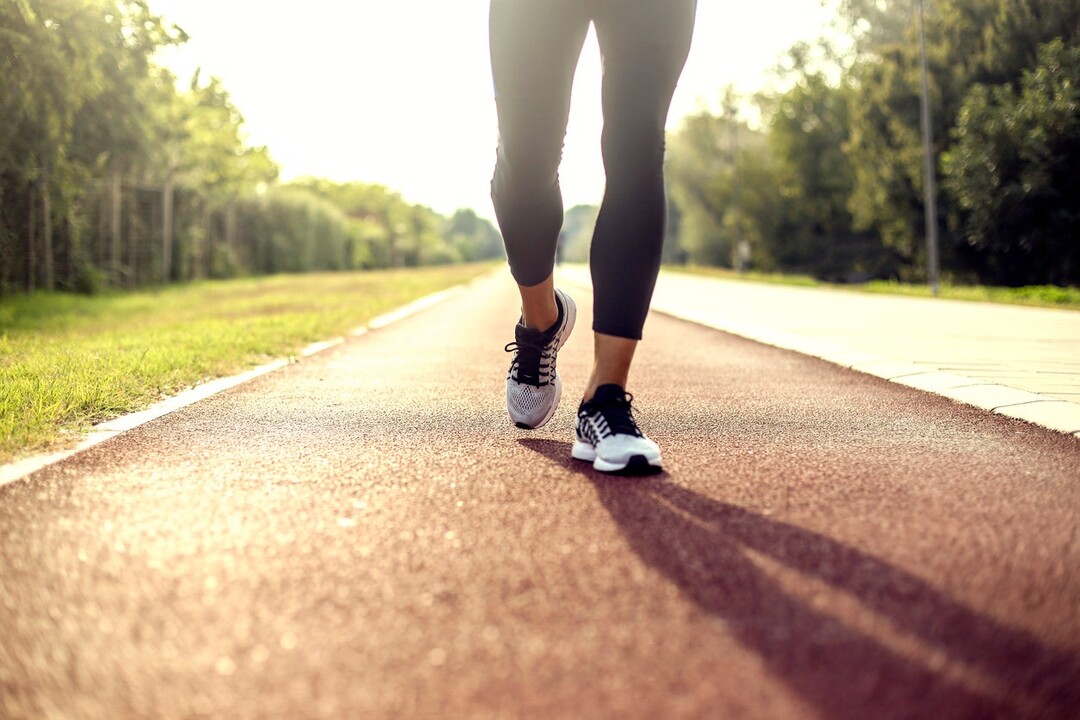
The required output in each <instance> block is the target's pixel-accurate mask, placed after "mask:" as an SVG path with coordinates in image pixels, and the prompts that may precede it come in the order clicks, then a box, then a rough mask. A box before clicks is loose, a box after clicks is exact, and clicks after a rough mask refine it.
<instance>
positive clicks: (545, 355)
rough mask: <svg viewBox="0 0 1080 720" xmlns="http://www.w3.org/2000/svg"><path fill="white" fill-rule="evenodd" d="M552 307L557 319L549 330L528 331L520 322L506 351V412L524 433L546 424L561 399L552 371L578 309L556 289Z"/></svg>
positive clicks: (560, 380) (558, 381)
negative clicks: (508, 357) (508, 358)
mask: <svg viewBox="0 0 1080 720" xmlns="http://www.w3.org/2000/svg"><path fill="white" fill-rule="evenodd" d="M555 304H556V305H557V306H558V307H559V319H558V320H556V321H555V324H554V325H553V326H552V327H551V328H549V329H548V330H547V331H543V332H542V331H540V330H531V329H529V328H527V327H525V326H524V325H523V324H522V323H521V322H520V321H519V322H518V324H517V327H515V328H514V342H512V343H510V344H508V345H507V346H506V352H512V353H514V359H513V360H512V361H511V362H510V372H509V373H507V375H506V409H507V411H508V412H509V413H510V419H511V420H513V421H514V424H515V425H517V426H518V427H519V428H522V429H523V430H533V429H535V428H538V427H543V426H544V425H546V424H547V422H548V420H550V419H551V416H552V415H554V414H555V408H557V407H558V406H559V398H561V397H562V378H561V377H559V375H558V373H556V372H555V360H556V358H557V355H558V353H559V349H560V348H561V347H562V346H563V345H564V344H565V343H566V339H567V338H568V337H570V332H571V331H572V330H573V329H574V321H575V320H576V319H577V306H575V305H574V301H573V300H572V299H571V298H570V296H569V295H567V294H566V293H565V292H563V291H562V290H555Z"/></svg>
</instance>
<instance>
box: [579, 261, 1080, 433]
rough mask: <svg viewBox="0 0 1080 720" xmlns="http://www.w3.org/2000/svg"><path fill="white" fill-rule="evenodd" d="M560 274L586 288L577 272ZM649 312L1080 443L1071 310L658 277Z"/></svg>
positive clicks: (1077, 350) (1077, 319) (1077, 345)
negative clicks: (933, 395) (942, 398)
mask: <svg viewBox="0 0 1080 720" xmlns="http://www.w3.org/2000/svg"><path fill="white" fill-rule="evenodd" d="M559 272H560V278H561V279H562V281H563V282H569V283H571V284H576V285H579V286H589V285H590V283H589V278H588V270H587V268H585V267H584V266H565V267H563V268H561V269H560V271H559ZM653 309H654V310H657V311H659V312H662V313H665V314H668V315H672V316H675V317H679V318H683V319H685V320H690V321H693V322H696V323H699V324H702V325H705V326H707V327H712V328H716V329H719V330H724V331H726V332H730V333H733V334H735V335H740V336H742V337H746V338H750V339H753V340H757V341H759V342H764V343H766V344H769V345H774V346H777V347H782V348H786V349H790V350H795V351H797V352H801V353H803V354H806V355H811V356H814V357H819V358H822V359H825V360H828V361H829V362H833V363H835V364H838V365H841V366H843V367H849V368H853V369H855V370H859V371H862V372H866V373H869V374H871V375H876V376H878V377H882V378H885V379H888V380H893V381H895V382H898V383H901V384H904V385H908V386H911V387H914V388H918V389H921V390H927V391H930V392H934V393H937V394H939V395H944V396H945V397H949V398H952V399H954V400H958V401H960V402H964V403H968V404H970V405H974V406H976V407H980V408H983V409H985V410H992V411H994V412H998V413H1001V414H1003V415H1007V416H1009V417H1014V418H1018V419H1021V420H1027V421H1029V422H1034V423H1036V424H1038V425H1042V426H1044V427H1048V428H1051V429H1054V430H1059V431H1061V432H1066V433H1073V434H1078V435H1080V312H1075V311H1070V310H1053V309H1045V308H1031V307H1020V306H1015V305H1000V304H993V303H975V302H964V301H957V300H940V299H930V298H910V297H899V296H888V295H870V294H865V293H858V292H853V291H846V290H833V289H819V288H803V287H789V286H783V285H767V284H760V283H748V282H740V281H735V280H722V279H719V278H709V277H700V276H695V275H687V274H684V273H676V272H667V271H665V272H662V273H661V275H660V280H659V282H658V283H657V288H656V294H655V296H654V299H653ZM646 332H648V330H646Z"/></svg>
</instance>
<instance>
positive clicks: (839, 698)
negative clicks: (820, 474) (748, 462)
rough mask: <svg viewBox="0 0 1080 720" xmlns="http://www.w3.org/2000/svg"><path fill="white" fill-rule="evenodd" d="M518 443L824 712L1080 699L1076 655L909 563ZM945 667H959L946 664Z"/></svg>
mask: <svg viewBox="0 0 1080 720" xmlns="http://www.w3.org/2000/svg"><path fill="white" fill-rule="evenodd" d="M519 442H520V443H521V445H522V446H523V447H526V448H528V449H529V450H532V451H534V452H536V453H538V454H540V455H542V456H544V457H545V458H547V459H548V460H550V461H551V462H553V463H554V464H557V465H560V466H562V467H564V468H566V469H567V470H570V471H571V472H574V473H577V474H579V475H581V476H582V477H583V478H585V479H587V480H588V481H589V482H591V483H592V484H593V485H594V486H595V487H596V492H597V495H598V497H599V499H600V502H601V503H602V504H603V506H604V507H605V508H606V509H607V511H608V512H609V513H610V514H611V516H612V518H614V520H615V521H616V522H617V523H618V525H619V528H620V530H621V532H622V534H623V536H624V537H625V538H626V540H627V542H628V543H629V545H630V547H631V548H632V549H633V550H634V552H635V553H636V554H637V555H638V556H639V557H640V558H641V560H642V561H643V562H645V563H646V564H647V565H649V566H651V567H652V568H655V569H656V570H657V571H659V572H660V573H662V574H663V575H664V576H665V577H667V578H668V579H670V580H671V582H673V583H674V584H675V585H676V586H677V587H678V588H679V589H680V590H681V592H682V593H683V594H684V595H685V597H687V598H688V599H690V600H692V601H693V602H694V603H695V604H696V605H697V606H699V607H700V608H701V609H702V610H704V611H705V612H707V613H709V614H710V615H713V616H715V617H718V618H722V619H723V620H724V621H725V623H726V625H727V627H728V628H729V629H730V632H731V633H732V634H733V636H734V637H735V638H737V640H738V641H739V642H740V643H741V644H742V645H743V646H744V647H746V648H748V649H750V650H752V651H753V652H755V653H756V654H757V655H759V656H760V657H761V659H762V660H763V661H764V663H765V665H766V667H767V669H768V670H769V671H770V672H771V673H773V674H774V675H775V676H776V677H778V678H780V679H782V680H783V681H784V682H785V683H786V684H787V685H788V686H789V687H790V688H791V689H792V690H793V691H795V692H796V693H797V694H798V695H799V696H801V697H802V698H803V699H804V700H806V701H808V702H809V703H811V704H812V705H814V706H815V707H817V708H818V709H819V710H820V711H822V712H823V713H824V714H825V716H827V717H833V718H867V717H876V718H910V717H971V718H975V717H978V718H992V717H1010V718H1016V717H1038V718H1052V717H1053V718H1057V717H1061V718H1064V717H1075V716H1074V715H1073V713H1074V712H1075V711H1076V708H1077V707H1080V659H1078V658H1076V657H1073V656H1071V655H1069V654H1067V653H1065V652H1063V651H1061V650H1059V649H1055V648H1053V647H1049V646H1047V645H1045V644H1043V643H1042V642H1040V641H1039V640H1037V639H1036V638H1034V637H1032V636H1031V635H1029V634H1027V633H1025V632H1023V631H1019V630H1016V629H1013V628H1009V627H1007V626H1004V625H1002V624H1001V623H999V622H997V621H995V620H993V619H991V618H989V617H986V616H984V615H981V614H979V613H977V612H975V611H973V610H971V609H970V608H967V607H964V606H963V605H961V604H959V603H957V602H956V601H954V600H952V599H950V598H949V597H947V596H945V595H943V594H942V593H941V592H940V591H939V590H937V589H935V588H933V587H931V586H930V585H928V584H927V583H926V582H925V581H923V580H921V579H919V578H918V577H915V576H914V575H912V574H911V573H909V572H907V571H905V570H902V569H900V568H897V567H895V566H892V565H890V564H888V563H886V562H884V561H883V560H881V559H879V558H877V557H874V556H871V555H869V554H867V553H865V552H862V551H860V550H857V549H855V548H853V547H851V546H848V545H845V544H843V543H841V542H838V541H836V540H833V539H830V538H828V537H825V536H824V535H821V534H820V533H817V532H813V531H810V530H807V529H804V528H800V527H796V526H794V525H790V524H788V523H784V522H781V521H779V520H776V519H772V518H768V517H765V516H762V515H758V514H756V513H753V512H749V511H747V510H745V509H743V508H739V507H736V506H733V505H729V504H726V503H723V502H719V501H717V500H714V499H711V498H709V497H706V496H704V495H701V494H699V493H697V492H694V491H691V490H688V489H686V488H684V487H680V486H679V485H676V484H675V483H674V482H673V481H672V478H671V477H670V476H669V475H668V474H667V473H663V474H660V475H654V476H651V477H644V478H625V477H612V476H610V475H605V474H603V473H599V472H596V471H594V470H593V469H592V468H591V467H590V466H589V465H587V464H585V463H580V462H577V461H575V460H573V459H571V457H570V446H569V443H565V442H558V441H553V440H541V439H522V440H520V441H519ZM770 567H771V568H781V567H782V568H783V570H781V571H780V572H777V571H776V570H772V571H770V570H769V568H770ZM785 571H787V572H788V574H790V572H794V573H797V574H799V575H801V576H803V577H805V578H810V579H812V580H813V581H816V582H817V583H819V584H820V583H824V584H827V585H828V586H829V587H830V589H831V590H836V591H840V592H841V593H843V594H844V595H846V596H848V597H850V598H854V599H855V600H856V601H857V602H858V603H859V604H860V605H861V606H862V607H863V608H865V609H866V610H869V611H871V612H872V613H873V614H875V615H877V616H878V617H879V618H882V619H884V621H885V623H886V624H887V625H888V626H890V627H891V628H894V629H895V631H897V632H892V633H890V634H891V635H894V636H895V635H897V634H898V633H899V634H901V635H903V636H904V637H906V638H911V639H913V640H914V641H915V643H916V644H917V645H918V650H919V652H918V654H919V655H920V656H921V658H919V657H912V652H911V651H910V642H909V643H901V645H902V646H904V645H906V646H908V652H907V653H904V652H903V651H902V650H901V649H900V648H899V647H889V645H887V644H886V643H885V642H883V641H882V640H879V639H876V638H875V637H872V636H871V635H870V634H868V633H867V632H866V631H865V630H860V629H859V628H858V627H855V626H853V625H852V624H849V623H848V622H845V621H844V619H842V618H840V617H836V616H833V615H829V614H825V613H823V612H820V611H819V610H818V609H816V608H815V607H814V605H815V603H814V602H813V600H812V599H811V598H808V597H807V598H804V597H798V596H796V595H794V594H792V592H791V591H790V590H788V589H785V588H784V587H783V586H782V585H781V583H780V582H779V581H778V577H779V576H780V575H781V574H782V573H783V572H785ZM849 614H850V613H849ZM862 614H863V615H865V613H862ZM879 624H880V623H879ZM875 627H876V626H875ZM891 644H893V645H897V643H896V642H893V643H891ZM927 653H929V654H930V655H929V656H930V657H931V658H933V660H931V661H930V662H927V660H926V659H925V658H926V657H927ZM946 666H950V667H951V668H953V669H954V671H952V672H943V671H942V670H941V668H944V667H946ZM958 666H959V667H960V668H961V669H960V670H959V671H955V669H956V668H957V667H958ZM934 668H937V669H934Z"/></svg>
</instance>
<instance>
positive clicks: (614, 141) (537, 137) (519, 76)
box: [490, 0, 697, 339]
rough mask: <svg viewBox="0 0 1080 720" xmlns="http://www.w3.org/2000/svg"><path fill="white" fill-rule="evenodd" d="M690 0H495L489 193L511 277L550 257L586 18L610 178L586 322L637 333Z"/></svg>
mask: <svg viewBox="0 0 1080 720" xmlns="http://www.w3.org/2000/svg"><path fill="white" fill-rule="evenodd" d="M696 10H697V0H491V7H490V23H491V24H490V38H491V65H492V74H493V76H494V80H495V99H496V104H497V107H498V114H499V149H498V161H497V164H496V167H495V176H494V179H493V180H492V183H491V196H492V200H493V201H494V204H495V214H496V217H497V218H498V221H499V226H500V228H501V230H502V234H503V239H504V241H505V244H506V254H507V257H508V258H509V261H510V270H511V272H512V273H513V276H514V279H515V280H516V281H517V282H518V283H520V284H521V285H525V286H532V285H537V284H539V283H541V282H543V281H544V279H546V278H547V276H548V275H550V274H551V272H552V270H553V269H554V266H555V248H556V244H557V242H558V237H559V230H560V229H561V227H562V222H563V202H562V193H561V191H560V188H559V162H560V160H561V159H562V146H563V138H564V136H565V135H566V123H567V119H568V116H569V112H570V90H571V86H572V84H573V79H574V71H575V69H576V67H577V61H578V56H579V55H580V54H581V47H582V45H583V44H584V42H585V36H586V33H587V32H588V28H589V22H590V21H591V22H593V23H594V24H595V26H596V34H597V37H598V39H599V41H600V52H601V54H602V56H603V67H604V86H603V98H602V100H603V110H604V132H603V136H602V139H601V150H602V152H603V158H604V169H605V172H606V174H607V188H606V190H605V192H604V201H603V203H602V205H601V206H600V215H599V217H598V218H597V222H596V228H595V231H594V234H593V241H592V250H591V257H590V266H591V270H592V278H593V290H594V312H593V329H594V330H596V331H597V332H601V333H605V334H608V335H616V336H619V337H626V338H634V339H640V338H641V330H642V327H643V326H644V324H645V316H646V315H647V314H648V311H649V303H650V301H651V300H652V293H653V288H654V286H655V285H656V275H657V272H658V271H659V269H660V253H661V249H662V246H663V240H664V223H665V220H664V210H665V207H664V206H665V198H664V174H663V164H664V125H665V124H666V122H667V114H668V109H669V107H670V105H671V96H672V94H673V93H674V91H675V85H676V83H677V82H678V79H679V75H680V74H681V73H682V68H683V65H684V64H685V62H686V56H687V53H688V52H689V50H690V39H691V36H692V34H693V27H694V17H695V14H696Z"/></svg>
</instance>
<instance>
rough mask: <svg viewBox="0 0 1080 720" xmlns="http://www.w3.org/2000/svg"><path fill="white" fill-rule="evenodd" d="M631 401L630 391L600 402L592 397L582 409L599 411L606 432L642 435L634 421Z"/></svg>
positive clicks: (590, 411) (588, 411) (632, 399)
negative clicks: (605, 425) (605, 426)
mask: <svg viewBox="0 0 1080 720" xmlns="http://www.w3.org/2000/svg"><path fill="white" fill-rule="evenodd" d="M633 401H634V396H633V395H631V394H630V393H626V394H625V395H623V397H621V398H619V397H614V398H609V399H606V400H604V401H603V402H601V403H597V402H596V400H595V398H594V399H593V400H592V401H590V402H589V403H587V404H586V405H585V408H584V409H585V412H586V413H587V414H592V413H599V414H600V416H601V417H602V418H604V422H605V423H607V430H608V434H611V435H633V436H635V437H644V435H642V433H641V430H639V429H638V426H637V423H636V422H635V421H634V410H633V408H632V407H631V403H632V402H633Z"/></svg>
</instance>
